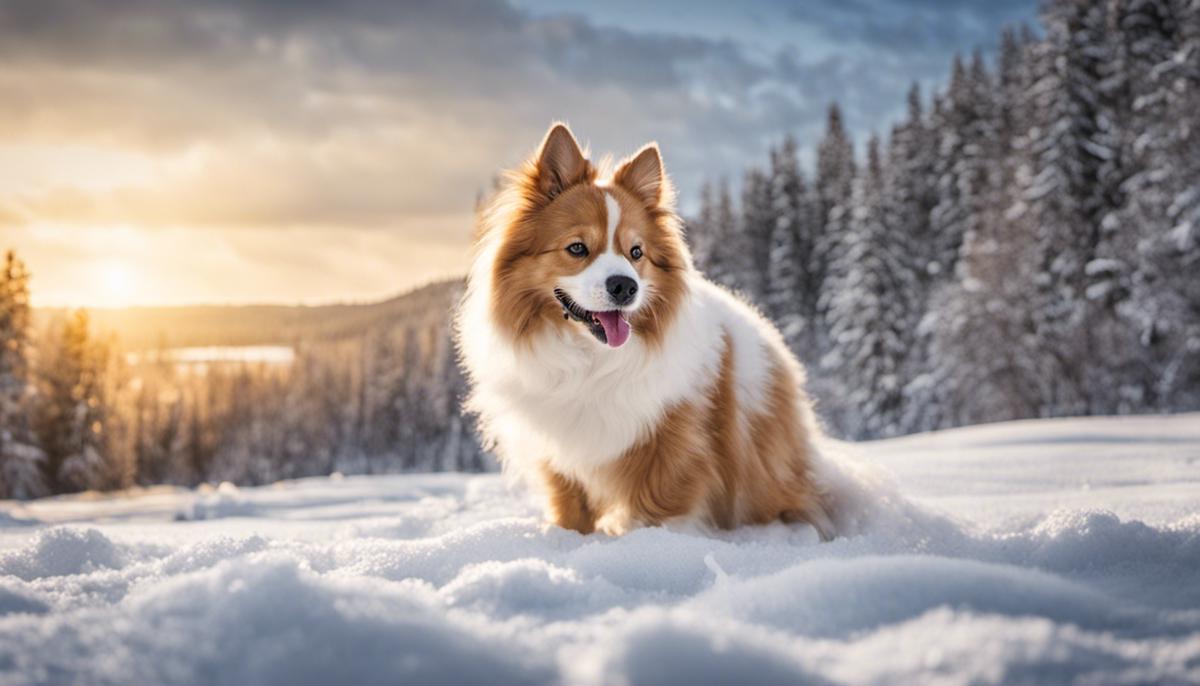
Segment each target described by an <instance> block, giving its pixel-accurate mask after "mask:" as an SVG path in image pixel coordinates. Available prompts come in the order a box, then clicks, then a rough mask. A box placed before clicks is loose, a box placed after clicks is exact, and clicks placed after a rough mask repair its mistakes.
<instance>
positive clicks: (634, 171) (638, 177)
mask: <svg viewBox="0 0 1200 686" xmlns="http://www.w3.org/2000/svg"><path fill="white" fill-rule="evenodd" d="M613 181H614V182H615V183H616V184H617V185H619V186H621V187H622V188H624V189H625V190H627V191H630V192H631V193H633V194H634V195H636V196H637V197H638V199H640V200H641V201H642V202H643V203H644V204H645V205H646V207H648V208H650V209H654V208H656V207H658V206H659V205H661V204H663V201H664V200H666V195H667V193H666V190H667V180H666V173H665V172H664V171H663V163H662V157H661V156H660V155H659V153H658V144H657V143H649V144H647V145H646V146H645V147H643V148H642V149H641V150H639V151H637V154H635V155H634V156H633V157H631V158H629V159H628V160H626V161H625V162H623V163H622V164H621V166H620V167H619V168H618V169H617V173H615V174H613Z"/></svg>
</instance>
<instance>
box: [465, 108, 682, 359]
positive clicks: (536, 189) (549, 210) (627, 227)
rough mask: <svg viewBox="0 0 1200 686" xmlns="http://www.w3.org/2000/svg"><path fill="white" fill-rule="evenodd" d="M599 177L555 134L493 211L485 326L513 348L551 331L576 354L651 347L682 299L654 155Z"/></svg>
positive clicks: (671, 220) (673, 221) (678, 240)
mask: <svg viewBox="0 0 1200 686" xmlns="http://www.w3.org/2000/svg"><path fill="white" fill-rule="evenodd" d="M598 177H599V174H598V171H597V169H596V167H595V166H593V165H592V163H591V162H590V161H589V160H588V159H587V157H586V156H585V155H584V153H583V151H581V150H580V148H579V144H578V143H577V142H576V141H575V137H574V136H572V135H571V132H570V131H569V130H568V129H567V127H566V126H564V125H562V124H556V125H554V126H552V127H551V128H550V131H549V132H548V133H547V134H546V137H545V139H544V140H543V141H542V144H541V145H540V146H539V147H538V150H537V152H536V153H535V154H534V155H533V157H532V158H530V160H529V161H528V162H526V164H525V165H524V166H523V167H522V168H521V169H519V170H518V171H516V172H514V173H513V174H512V175H511V177H510V187H509V188H508V189H507V190H506V191H505V192H504V193H502V194H501V199H500V200H498V201H497V202H498V204H500V205H501V206H502V207H503V208H504V209H503V211H502V212H493V217H494V218H493V223H492V225H491V226H488V227H487V228H486V229H485V230H486V231H489V232H493V231H494V232H499V233H498V235H496V236H493V237H492V238H494V239H496V240H497V241H498V249H497V251H496V253H495V255H496V257H495V262H494V265H493V272H492V288H493V293H492V303H493V311H492V317H493V320H494V322H495V324H496V325H497V328H498V329H499V330H500V331H503V332H506V333H507V334H509V335H510V336H511V337H512V338H513V339H514V340H521V339H523V338H524V339H530V338H531V337H533V336H536V335H537V334H538V333H539V332H542V331H544V330H546V328H547V327H558V328H559V329H560V330H561V331H564V332H566V333H568V338H569V339H571V340H577V341H578V343H579V344H580V345H592V346H596V345H600V346H605V347H607V348H620V347H621V346H623V345H624V344H625V343H626V342H627V341H628V340H629V338H630V337H631V336H634V337H641V338H642V339H643V340H644V341H645V342H646V343H647V344H650V345H654V344H656V343H658V342H659V341H660V340H661V337H662V335H663V331H664V329H665V327H666V326H668V325H669V323H670V321H671V318H672V316H673V315H674V312H675V309H676V308H677V306H678V304H679V302H680V300H681V299H682V298H683V296H684V292H685V290H686V285H685V283H686V281H685V277H686V273H687V271H688V270H690V269H691V257H690V255H689V254H688V251H687V247H686V245H685V243H684V240H683V236H682V231H681V229H680V224H679V220H678V217H677V216H676V214H675V210H674V198H673V191H672V189H671V185H670V181H669V180H668V179H667V176H666V174H665V173H664V171H663V164H662V158H661V157H660V155H659V152H658V146H656V145H654V144H653V143H652V144H650V145H647V146H645V147H644V148H642V149H641V150H640V151H638V152H637V153H636V154H635V155H633V156H632V157H630V158H629V159H627V160H625V161H623V162H622V163H621V164H619V165H618V166H617V168H616V171H614V172H613V173H612V175H611V176H610V177H607V178H598ZM495 217H499V219H496V218H495Z"/></svg>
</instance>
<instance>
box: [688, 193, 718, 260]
mask: <svg viewBox="0 0 1200 686" xmlns="http://www.w3.org/2000/svg"><path fill="white" fill-rule="evenodd" d="M716 211H717V198H716V190H715V189H714V188H713V184H712V182H711V181H705V182H704V184H703V185H701V186H700V210H699V212H698V213H697V214H696V216H695V218H693V219H692V220H691V221H689V222H687V241H688V245H689V246H691V249H692V260H693V261H694V262H695V264H696V267H697V268H698V269H700V270H701V271H703V272H710V271H712V266H711V265H712V261H713V248H714V247H715V242H714V238H715V236H714V235H713V232H714V231H715V229H716Z"/></svg>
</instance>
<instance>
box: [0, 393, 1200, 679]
mask: <svg viewBox="0 0 1200 686" xmlns="http://www.w3.org/2000/svg"><path fill="white" fill-rule="evenodd" d="M1196 419H1197V417H1195V416H1194V415H1193V416H1183V417H1175V418H1153V419H1141V420H1137V421H1135V422H1133V423H1132V424H1130V423H1129V421H1130V420H1103V419H1100V420H1087V421H1083V420H1073V421H1044V422H1035V423H1017V424H1011V425H1004V426H994V427H983V428H980V429H977V430H965V431H957V432H944V433H941V434H931V435H928V436H923V437H916V438H906V439H899V440H897V441H888V442H878V443H870V444H863V445H860V446H854V447H848V446H847V447H841V448H838V449H839V450H841V451H843V452H851V451H853V452H855V453H857V454H858V457H857V458H853V457H844V456H843V457H838V458H836V462H835V463H834V464H835V465H836V469H833V468H831V471H830V472H829V473H828V474H827V475H826V478H827V479H829V481H830V483H831V484H834V485H835V486H836V487H837V488H838V489H839V492H841V493H843V494H845V495H846V498H845V500H844V502H845V508H844V511H843V512H841V513H840V521H839V523H840V524H841V525H842V526H843V527H845V530H847V531H848V534H847V535H844V536H843V537H841V538H839V539H837V540H835V541H833V542H831V543H824V544H823V543H819V542H818V541H817V537H816V535H815V532H813V531H812V529H811V528H809V527H804V526H784V525H782V524H777V525H772V526H766V527H757V528H747V529H743V530H739V531H736V532H727V533H720V534H716V535H712V536H703V535H698V534H696V533H694V532H687V531H673V530H669V529H643V530H638V531H634V532H632V533H631V534H629V535H627V536H625V537H622V538H619V539H612V538H607V537H604V536H599V535H596V536H580V535H578V534H575V533H574V532H568V531H563V530H559V529H555V528H552V527H547V526H546V525H544V524H543V523H542V522H541V519H540V516H539V511H538V506H537V504H536V503H535V502H532V501H531V500H529V499H528V498H526V497H524V496H521V495H520V494H515V493H511V492H509V491H508V490H507V489H506V488H505V486H504V484H503V482H502V480H501V479H500V478H499V477H496V476H467V475H452V474H446V475H412V476H393V477H346V478H335V479H310V480H304V481H297V482H287V483H282V484H276V485H275V486H272V487H265V488H257V489H232V488H225V489H224V492H222V489H217V490H216V491H206V492H197V493H184V492H180V493H174V494H172V495H170V497H166V496H163V495H162V494H161V493H159V494H156V495H154V496H153V499H151V498H150V497H147V499H146V500H145V502H140V503H130V502H128V501H127V500H126V501H118V500H88V501H85V500H82V499H77V500H76V499H69V498H56V499H52V500H47V501H41V502H35V503H31V504H26V505H19V504H16V503H8V504H3V505H0V514H3V517H0V522H4V524H2V525H0V684H85V683H86V684H129V683H154V684H196V683H252V684H328V683H361V684H384V683H387V684H391V683H406V682H410V683H422V684H465V683H493V684H552V683H571V684H638V683H668V684H670V683H681V684H728V683H755V684H775V683H778V684H783V683H789V684H794V683H806V684H869V683H912V682H921V683H946V684H957V683H1047V684H1062V683H1130V684H1140V683H1149V682H1157V683H1200V574H1197V572H1196V570H1197V569H1200V514H1198V513H1197V503H1200V479H1198V478H1197V477H1198V476H1200V475H1197V473H1196V471H1195V469H1196V466H1197V465H1198V464H1200V435H1198V434H1200V431H1195V430H1193V429H1191V428H1190V427H1194V426H1196ZM1118 429H1119V431H1118ZM1117 433H1120V434H1121V435H1122V436H1124V437H1126V438H1130V437H1132V438H1133V439H1132V440H1112V438H1113V436H1114V435H1116V434H1117ZM1137 436H1143V437H1144V438H1143V439H1141V440H1137V439H1136V437H1137ZM1081 453H1084V454H1087V455H1089V460H1088V461H1078V460H1075V459H1074V458H1075V456H1077V455H1079V454H1081ZM952 456H953V457H952ZM1064 465H1066V466H1067V468H1064ZM889 472H890V473H891V475H892V476H889V475H888V473H889ZM1085 484H1086V487H1084V485H1085ZM901 494H911V495H912V497H904V496H903V495H901ZM179 513H186V514H188V515H190V516H187V517H185V518H182V519H181V518H177V515H178V514H179Z"/></svg>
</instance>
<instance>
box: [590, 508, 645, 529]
mask: <svg viewBox="0 0 1200 686" xmlns="http://www.w3.org/2000/svg"><path fill="white" fill-rule="evenodd" d="M642 526H643V524H642V523H641V522H639V521H637V520H636V519H635V518H634V517H633V516H632V515H631V514H630V513H629V512H628V511H627V510H625V509H624V508H615V509H613V510H609V511H608V512H605V513H604V516H602V517H601V518H600V519H598V520H596V531H599V532H601V533H605V534H608V535H609V536H624V535H625V534H627V533H629V532H630V531H633V530H634V529H640V528H641V527H642Z"/></svg>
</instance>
